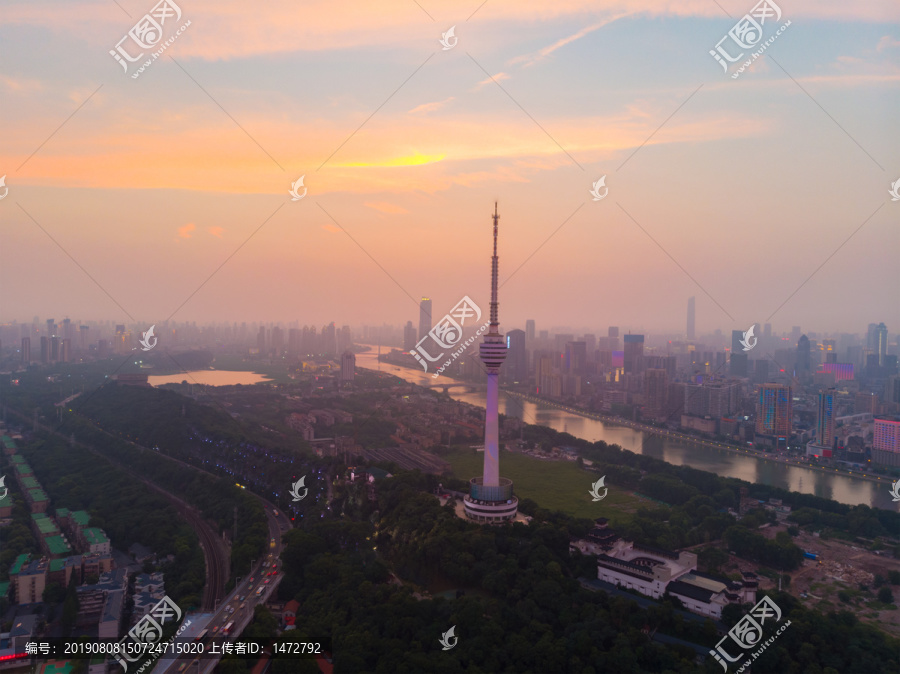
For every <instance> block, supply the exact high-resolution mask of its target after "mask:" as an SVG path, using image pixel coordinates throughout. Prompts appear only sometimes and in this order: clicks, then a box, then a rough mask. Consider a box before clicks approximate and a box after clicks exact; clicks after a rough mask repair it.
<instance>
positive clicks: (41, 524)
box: [31, 513, 59, 536]
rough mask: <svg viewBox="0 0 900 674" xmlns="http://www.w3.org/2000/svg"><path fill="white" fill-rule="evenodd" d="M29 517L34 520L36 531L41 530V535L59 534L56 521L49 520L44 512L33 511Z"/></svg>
mask: <svg viewBox="0 0 900 674" xmlns="http://www.w3.org/2000/svg"><path fill="white" fill-rule="evenodd" d="M31 519H33V520H34V523H35V525H36V526H37V528H38V531H40V532H41V536H53V535H55V534H59V528H58V527H57V526H56V522H54V521H53V520H51V519H50V518H49V517H47V516H46V515H45V514H44V513H34V514H33V515H32V516H31Z"/></svg>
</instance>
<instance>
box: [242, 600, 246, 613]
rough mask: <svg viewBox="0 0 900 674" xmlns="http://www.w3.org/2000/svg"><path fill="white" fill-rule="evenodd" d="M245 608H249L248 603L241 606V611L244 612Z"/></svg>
mask: <svg viewBox="0 0 900 674" xmlns="http://www.w3.org/2000/svg"><path fill="white" fill-rule="evenodd" d="M245 608H247V602H244V603H243V604H241V610H242V611H243V610H244V609H245Z"/></svg>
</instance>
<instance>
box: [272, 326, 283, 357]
mask: <svg viewBox="0 0 900 674" xmlns="http://www.w3.org/2000/svg"><path fill="white" fill-rule="evenodd" d="M272 351H274V352H275V357H276V358H280V357H281V355H282V353H283V351H284V331H283V330H282V329H281V327H280V326H278V325H276V326H275V327H273V328H272Z"/></svg>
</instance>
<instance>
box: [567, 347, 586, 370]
mask: <svg viewBox="0 0 900 674" xmlns="http://www.w3.org/2000/svg"><path fill="white" fill-rule="evenodd" d="M585 365H587V344H585V343H584V342H567V343H566V350H565V359H564V361H563V369H564V370H565V371H566V373H568V374H581V373H582V372H584V367H585Z"/></svg>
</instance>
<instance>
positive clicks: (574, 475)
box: [443, 450, 653, 525]
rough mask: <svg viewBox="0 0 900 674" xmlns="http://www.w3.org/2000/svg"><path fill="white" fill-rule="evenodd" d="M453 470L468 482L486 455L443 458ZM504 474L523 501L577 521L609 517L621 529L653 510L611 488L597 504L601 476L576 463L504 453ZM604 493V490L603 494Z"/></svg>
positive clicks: (459, 453) (638, 498)
mask: <svg viewBox="0 0 900 674" xmlns="http://www.w3.org/2000/svg"><path fill="white" fill-rule="evenodd" d="M443 458H445V459H447V461H449V462H450V465H451V466H453V474H454V475H455V476H456V477H458V478H461V479H464V480H468V479H469V478H471V477H474V476H476V475H481V472H482V469H483V466H484V454H483V453H481V452H478V453H475V452H473V451H472V450H459V451H454V452H452V453H450V454H445V455H443ZM500 474H501V475H502V476H503V477H508V478H509V479H511V480H512V481H513V483H514V489H515V494H516V496H518V497H519V498H520V499H523V498H530V499H532V500H534V501H535V502H537V504H538V505H539V506H541V507H542V508H546V509H547V510H560V511H562V512H564V513H567V514H569V515H573V516H575V517H587V518H590V519H595V518H597V517H607V518H609V520H610V523H611V524H615V525H621V524H624V523H626V522H627V521H628V520H629V519H630V514H631V513H633V512H635V511H636V510H637V508H638V507H639V506H641V505H644V506H648V507H649V506H652V505H653V504H652V503H651V502H650V500H649V499H645V498H643V497H641V496H635V495H634V494H633V493H632V492H631V491H626V490H622V489H617V488H615V487H609V493H608V494H607V496H606V498H604V499H603V500H602V501H597V502H594V501H593V499H592V497H591V495H590V494H589V493H588V491H589V490H590V488H591V484H592V483H593V482H595V481H596V480H597V479H598V478H599V477H600V476H599V475H597V474H595V473H592V472H590V471H586V470H583V469H580V468H578V466H576V465H575V462H574V461H545V460H542V459H536V458H534V457H531V456H527V455H525V454H516V453H510V452H501V454H500ZM601 493H602V490H601Z"/></svg>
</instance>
